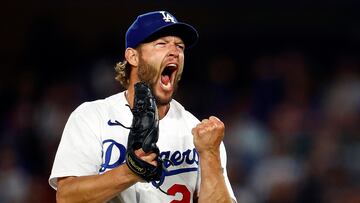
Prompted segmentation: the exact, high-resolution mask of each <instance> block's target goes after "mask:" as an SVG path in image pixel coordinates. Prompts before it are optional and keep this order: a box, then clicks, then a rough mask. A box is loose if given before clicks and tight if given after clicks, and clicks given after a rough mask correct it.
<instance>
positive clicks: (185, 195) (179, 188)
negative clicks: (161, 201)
mask: <svg viewBox="0 0 360 203" xmlns="http://www.w3.org/2000/svg"><path fill="white" fill-rule="evenodd" d="M167 193H168V194H169V195H172V196H175V195H176V193H181V194H182V199H181V200H173V201H171V202H170V203H189V202H190V196H191V194H190V191H189V190H188V189H187V187H186V186H185V185H179V184H175V185H173V186H171V187H170V188H169V189H168V191H167Z"/></svg>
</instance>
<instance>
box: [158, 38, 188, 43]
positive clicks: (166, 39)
mask: <svg viewBox="0 0 360 203" xmlns="http://www.w3.org/2000/svg"><path fill="white" fill-rule="evenodd" d="M170 37H171V38H172V37H176V39H175V44H185V43H184V41H183V40H182V39H181V38H180V37H177V36H164V37H160V38H159V39H157V40H164V41H166V42H170V41H172V40H170V39H168V38H170ZM157 40H155V41H157Z"/></svg>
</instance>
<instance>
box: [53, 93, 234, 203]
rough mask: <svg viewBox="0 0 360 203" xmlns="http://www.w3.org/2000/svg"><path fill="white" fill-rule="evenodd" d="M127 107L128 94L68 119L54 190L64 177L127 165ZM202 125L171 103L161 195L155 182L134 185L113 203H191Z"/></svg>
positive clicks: (162, 127) (162, 133)
mask: <svg viewBox="0 0 360 203" xmlns="http://www.w3.org/2000/svg"><path fill="white" fill-rule="evenodd" d="M126 105H127V100H126V98H125V94H124V92H121V93H118V94H115V95H113V96H110V97H108V98H106V99H102V100H97V101H93V102H85V103H83V104H82V105H80V106H79V107H78V108H77V109H76V110H75V111H74V112H73V113H72V114H71V115H70V117H69V120H68V121H67V123H66V126H65V129H64V132H63V135H62V138H61V141H60V144H59V148H58V151H57V153H56V157H55V161H54V165H53V168H52V172H51V175H50V178H49V183H50V185H51V186H52V187H53V188H55V189H56V188H57V178H59V177H66V176H86V175H95V174H101V173H104V172H106V171H108V170H111V169H113V168H115V167H118V166H119V165H121V164H124V163H125V153H126V146H127V139H128V134H129V130H128V129H125V128H124V127H122V126H121V125H120V124H119V123H121V124H122V125H124V126H131V123H132V118H133V116H132V113H131V111H130V108H129V107H128V106H126ZM198 123H199V120H198V119H196V118H195V117H194V116H193V115H192V114H191V113H189V112H188V111H186V110H185V109H184V108H183V107H182V106H181V104H179V103H178V102H176V101H175V100H172V101H171V103H170V109H169V111H168V113H167V114H166V116H165V117H164V118H163V119H161V120H160V122H159V140H158V142H157V145H158V147H159V149H160V152H161V153H160V156H161V158H165V159H169V160H171V161H172V162H173V165H170V164H169V163H166V162H165V167H167V171H164V174H163V176H162V178H161V180H160V182H158V183H159V184H160V188H162V190H164V191H166V192H167V193H168V194H169V195H166V194H164V193H162V192H161V191H160V190H158V189H157V188H156V187H155V186H154V185H153V183H136V184H134V185H133V186H131V187H129V188H128V189H126V190H124V191H123V192H121V193H119V194H118V195H117V196H116V197H115V198H113V199H112V200H111V201H110V202H138V203H145V202H184V203H189V202H193V196H194V195H197V194H195V193H196V191H198V190H199V182H200V181H201V180H200V173H199V172H200V170H199V156H198V154H197V152H196V150H195V147H194V144H193V135H192V134H191V129H192V128H193V127H194V126H196V124H198ZM221 164H222V166H223V168H224V169H225V168H226V152H225V147H224V145H223V143H221ZM223 171H224V178H225V182H226V185H227V187H228V190H229V192H230V194H231V197H232V198H233V199H234V200H235V196H234V193H233V190H232V188H231V185H230V182H229V180H228V177H227V173H226V170H223Z"/></svg>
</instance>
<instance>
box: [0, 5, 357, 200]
mask: <svg viewBox="0 0 360 203" xmlns="http://www.w3.org/2000/svg"><path fill="white" fill-rule="evenodd" d="M359 9H360V3H358V1H355V0H343V1H340V0H331V1H317V2H314V1H292V2H290V1H264V0H254V1H237V2H232V1H226V0H225V1H221V2H215V1H189V0H182V1H179V0H174V1H164V0H158V1H156V0H149V1H145V0H134V1H131V2H130V1H129V2H121V1H115V0H109V1H92V0H88V1H84V0H79V1H70V0H63V1H44V0H38V1H26V2H25V1H24V2H20V1H16V0H15V1H5V2H3V3H2V6H1V8H0V11H1V12H0V13H1V14H0V15H1V18H0V22H1V25H2V26H1V28H0V29H1V38H0V42H1V45H0V47H1V49H0V51H1V55H0V57H1V60H0V67H1V74H0V97H1V105H0V121H1V123H0V202H3V203H19V202H55V192H54V191H53V190H52V189H51V188H50V186H49V185H48V184H47V179H48V176H49V174H50V170H51V166H52V161H53V158H54V155H55V151H56V149H57V145H58V143H59V139H60V136H61V133H62V129H63V127H64V125H65V122H66V120H67V118H68V116H69V114H70V113H71V111H72V110H74V108H76V106H78V105H79V104H81V103H82V102H84V101H87V100H94V99H98V98H104V97H106V96H109V95H111V94H113V93H116V92H118V91H121V90H122V89H121V88H120V85H119V84H117V82H115V80H114V79H113V78H114V70H113V67H114V65H115V63H116V62H118V61H120V60H122V59H123V52H124V35H125V31H126V29H127V28H128V26H129V25H130V24H131V22H132V21H133V19H134V18H135V17H136V16H137V15H138V14H140V13H143V12H146V11H150V10H168V11H170V12H171V13H173V14H174V15H175V16H176V17H177V18H179V19H181V20H182V21H185V22H188V23H190V24H192V25H194V26H195V27H196V28H197V29H198V30H199V34H200V41H199V43H198V44H197V46H196V47H194V48H193V49H190V50H188V52H187V53H186V63H185V72H184V75H183V78H182V81H181V82H180V88H179V91H178V93H177V95H176V99H177V100H179V101H180V102H182V103H183V104H184V106H185V107H187V109H188V110H190V111H191V112H193V113H194V114H195V115H196V116H197V117H198V118H200V119H202V118H204V117H208V116H210V115H217V116H219V117H220V118H221V119H223V120H224V121H225V124H226V136H225V143H226V146H227V153H228V173H229V177H230V180H231V182H232V186H233V189H234V191H235V193H236V196H237V198H238V201H239V202H244V203H305V202H306V203H323V202H324V203H325V202H326V203H340V202H341V203H359V202H360V58H359V56H360V46H359V45H360V22H359V20H360V14H359Z"/></svg>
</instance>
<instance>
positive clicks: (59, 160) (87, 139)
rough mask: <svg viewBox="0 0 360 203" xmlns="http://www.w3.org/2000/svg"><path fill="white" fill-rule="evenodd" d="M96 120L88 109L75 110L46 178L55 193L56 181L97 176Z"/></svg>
mask: <svg viewBox="0 0 360 203" xmlns="http://www.w3.org/2000/svg"><path fill="white" fill-rule="evenodd" d="M80 107H81V106H80ZM98 120H99V117H98V116H97V115H96V113H95V111H94V110H93V109H91V108H85V109H82V108H78V109H77V110H75V111H74V112H73V113H72V114H71V115H70V117H69V119H68V121H67V123H66V125H65V128H64V131H63V134H62V137H61V141H60V144H59V147H58V150H57V152H56V155H55V160H54V164H53V168H52V171H51V175H50V178H49V184H50V185H51V186H52V187H53V188H54V189H57V178H59V177H67V176H85V175H95V174H98V171H99V168H100V166H101V162H102V158H101V156H102V150H101V149H102V144H101V139H100V137H98V136H99V135H98V133H97V130H98V129H97V127H96V126H99V125H98V123H97V122H99V121H98Z"/></svg>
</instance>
